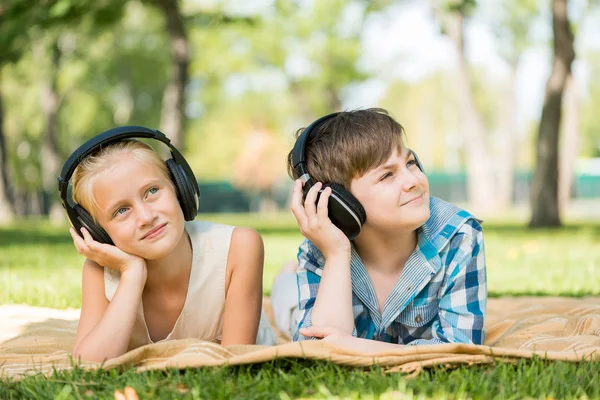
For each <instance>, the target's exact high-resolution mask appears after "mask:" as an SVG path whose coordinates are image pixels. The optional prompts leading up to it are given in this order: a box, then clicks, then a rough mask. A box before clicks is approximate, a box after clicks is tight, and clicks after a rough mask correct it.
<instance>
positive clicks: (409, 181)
mask: <svg viewBox="0 0 600 400" xmlns="http://www.w3.org/2000/svg"><path fill="white" fill-rule="evenodd" d="M418 185H419V178H418V177H417V175H416V174H415V173H414V172H412V171H408V170H407V171H406V173H405V174H404V179H403V181H402V190H404V191H405V192H409V191H410V190H411V189H413V188H415V187H416V186H418Z"/></svg>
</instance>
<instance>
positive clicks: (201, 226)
mask: <svg viewBox="0 0 600 400" xmlns="http://www.w3.org/2000/svg"><path fill="white" fill-rule="evenodd" d="M235 228H236V227H235V226H233V225H225V224H220V223H217V222H211V221H203V220H200V219H195V220H193V221H186V223H185V230H186V232H187V233H188V234H190V235H197V236H213V235H223V234H226V235H231V234H232V232H233V230H234V229H235Z"/></svg>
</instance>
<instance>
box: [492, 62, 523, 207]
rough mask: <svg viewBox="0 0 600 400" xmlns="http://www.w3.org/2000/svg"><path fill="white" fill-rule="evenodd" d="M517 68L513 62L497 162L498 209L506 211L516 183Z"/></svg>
mask: <svg viewBox="0 0 600 400" xmlns="http://www.w3.org/2000/svg"><path fill="white" fill-rule="evenodd" d="M517 68H518V61H515V62H512V63H511V66H510V79H509V83H508V88H507V90H506V94H505V95H506V97H505V101H504V107H503V108H504V109H503V112H504V117H503V118H502V121H503V124H502V126H501V131H500V137H499V138H498V141H497V143H498V145H499V149H498V150H499V151H498V161H497V162H496V171H497V174H498V190H497V194H498V196H497V199H498V208H499V209H504V210H506V209H508V208H510V206H511V205H512V202H513V192H514V190H513V188H514V183H515V179H514V174H515V153H516V146H515V142H516V129H517V123H516V121H517V107H516V89H517V82H516V81H517V79H516V76H517Z"/></svg>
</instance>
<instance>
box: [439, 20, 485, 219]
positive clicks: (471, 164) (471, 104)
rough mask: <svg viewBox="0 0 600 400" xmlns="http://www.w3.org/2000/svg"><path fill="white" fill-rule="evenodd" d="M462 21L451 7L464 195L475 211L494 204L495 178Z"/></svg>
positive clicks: (450, 35)
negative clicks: (464, 165)
mask: <svg viewBox="0 0 600 400" xmlns="http://www.w3.org/2000/svg"><path fill="white" fill-rule="evenodd" d="M463 22H464V16H463V15H462V14H461V13H460V12H459V11H454V12H452V13H451V15H450V16H449V18H448V23H447V25H446V27H447V30H448V35H449V37H450V38H451V39H452V41H453V42H454V44H455V46H456V49H457V55H458V60H459V66H458V76H457V81H458V82H457V85H458V96H459V101H460V107H461V114H462V118H461V119H462V129H463V135H464V139H465V140H464V143H465V145H464V149H465V154H466V159H467V169H468V171H467V177H468V197H469V203H470V206H471V207H472V208H473V210H474V211H475V212H483V213H489V212H491V211H494V209H495V208H496V188H495V186H496V185H495V182H496V181H495V179H494V170H493V168H492V163H490V157H489V151H488V148H487V144H486V138H485V134H486V133H485V127H484V126H483V122H482V121H481V117H480V115H479V113H478V111H477V108H476V107H475V100H474V98H473V89H472V83H471V80H470V77H469V71H468V65H467V59H466V56H465V51H464V31H463Z"/></svg>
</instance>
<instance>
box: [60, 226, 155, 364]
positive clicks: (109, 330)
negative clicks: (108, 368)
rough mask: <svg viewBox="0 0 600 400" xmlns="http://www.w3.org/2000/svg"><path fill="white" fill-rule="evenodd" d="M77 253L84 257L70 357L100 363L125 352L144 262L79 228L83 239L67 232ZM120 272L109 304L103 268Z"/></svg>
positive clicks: (71, 230)
mask: <svg viewBox="0 0 600 400" xmlns="http://www.w3.org/2000/svg"><path fill="white" fill-rule="evenodd" d="M69 232H70V233H71V237H72V238H73V243H74V244H75V247H76V248H77V251H78V252H79V254H81V255H83V256H84V257H86V261H85V263H84V264H83V281H82V285H81V291H82V297H81V298H82V304H81V315H80V319H79V326H78V327H77V335H76V337H75V345H74V346H73V358H74V359H78V358H81V359H84V360H87V361H103V360H106V359H110V358H114V357H118V356H120V355H121V354H123V353H125V352H126V351H127V346H128V344H129V339H130V338H131V332H132V330H133V324H134V322H135V318H136V315H137V310H138V307H139V306H140V302H141V299H142V291H143V290H144V285H145V284H146V276H147V271H146V261H145V260H144V259H143V258H141V257H138V256H134V255H131V254H128V253H125V252H124V251H122V250H121V249H119V248H118V247H115V246H111V245H108V244H105V243H98V242H96V241H94V239H92V236H91V235H90V234H89V232H88V231H87V230H86V229H85V228H82V229H81V232H82V234H83V238H82V237H80V236H79V235H78V234H77V233H76V232H75V230H74V229H73V228H71V229H70V230H69ZM103 267H106V268H111V269H114V270H116V271H119V272H120V273H121V279H120V281H119V286H118V287H117V291H116V293H115V295H114V296H113V298H112V300H111V301H110V303H109V302H108V300H106V298H105V295H104V268H103Z"/></svg>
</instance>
